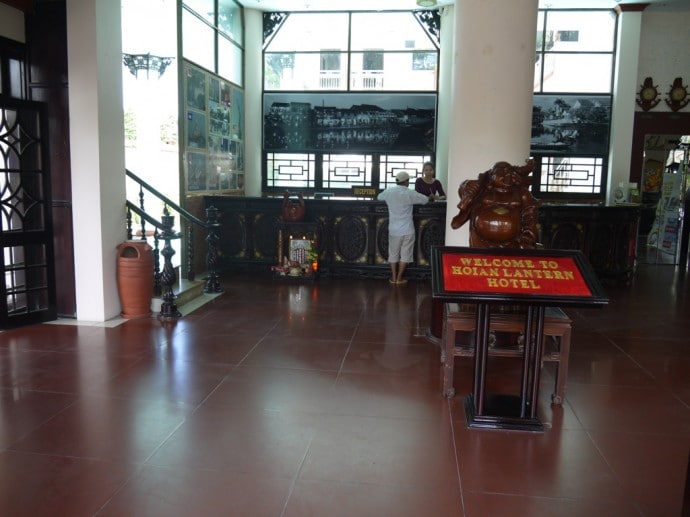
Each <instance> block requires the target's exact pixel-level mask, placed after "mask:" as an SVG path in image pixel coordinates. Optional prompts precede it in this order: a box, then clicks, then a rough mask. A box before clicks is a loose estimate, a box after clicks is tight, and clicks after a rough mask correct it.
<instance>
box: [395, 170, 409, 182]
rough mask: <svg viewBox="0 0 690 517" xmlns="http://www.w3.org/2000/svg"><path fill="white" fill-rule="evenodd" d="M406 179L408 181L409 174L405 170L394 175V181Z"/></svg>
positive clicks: (404, 180)
mask: <svg viewBox="0 0 690 517" xmlns="http://www.w3.org/2000/svg"><path fill="white" fill-rule="evenodd" d="M406 181H410V175H409V174H408V173H406V172H405V171H401V172H399V173H398V175H397V176H396V177H395V182H396V183H405V182H406Z"/></svg>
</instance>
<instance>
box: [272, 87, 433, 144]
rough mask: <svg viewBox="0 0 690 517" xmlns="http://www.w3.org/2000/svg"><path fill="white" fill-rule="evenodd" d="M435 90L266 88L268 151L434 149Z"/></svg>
mask: <svg viewBox="0 0 690 517" xmlns="http://www.w3.org/2000/svg"><path fill="white" fill-rule="evenodd" d="M436 97H437V96H436V94H435V93H418V94H414V93H361V94H360V93H266V94H264V113H263V116H264V148H265V149H266V150H267V151H274V152H279V151H290V152H318V151H334V152H336V151H351V152H353V153H361V152H376V151H380V150H394V151H404V152H412V153H426V152H430V151H433V149H434V133H435V130H436Z"/></svg>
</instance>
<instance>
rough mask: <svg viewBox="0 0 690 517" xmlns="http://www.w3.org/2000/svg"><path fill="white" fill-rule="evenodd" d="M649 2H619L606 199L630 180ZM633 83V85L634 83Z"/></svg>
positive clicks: (610, 197) (611, 198)
mask: <svg viewBox="0 0 690 517" xmlns="http://www.w3.org/2000/svg"><path fill="white" fill-rule="evenodd" d="M648 5H649V4H619V5H618V6H616V12H617V13H618V34H617V41H616V48H617V51H616V66H615V69H616V74H615V78H614V83H613V104H612V106H611V142H610V145H609V163H608V170H609V172H608V182H607V185H606V192H607V195H606V200H607V203H608V204H614V199H613V192H614V189H615V187H616V186H618V184H619V183H620V182H624V183H626V184H627V183H628V181H630V161H631V160H630V157H631V154H632V140H633V129H634V126H635V98H636V96H637V91H638V90H639V86H638V85H637V65H638V62H639V54H640V33H641V30H642V11H643V10H644V9H645V7H647V6H648ZM633 85H634V86H633Z"/></svg>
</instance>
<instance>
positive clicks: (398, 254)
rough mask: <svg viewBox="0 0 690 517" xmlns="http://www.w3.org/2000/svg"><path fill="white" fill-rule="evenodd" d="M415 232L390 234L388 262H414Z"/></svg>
mask: <svg viewBox="0 0 690 517" xmlns="http://www.w3.org/2000/svg"><path fill="white" fill-rule="evenodd" d="M413 250H414V234H412V235H402V236H399V235H389V236H388V262H391V263H394V262H407V263H408V264H409V263H410V262H412V252H413Z"/></svg>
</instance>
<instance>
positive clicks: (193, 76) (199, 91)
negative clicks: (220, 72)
mask: <svg viewBox="0 0 690 517" xmlns="http://www.w3.org/2000/svg"><path fill="white" fill-rule="evenodd" d="M185 81H186V85H185V88H186V90H185V95H186V98H187V107H188V108H193V109H197V110H199V111H206V74H205V73H204V72H203V71H201V70H199V69H198V68H195V67H193V66H189V65H187V66H186V68H185Z"/></svg>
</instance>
